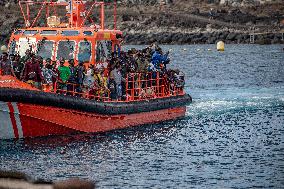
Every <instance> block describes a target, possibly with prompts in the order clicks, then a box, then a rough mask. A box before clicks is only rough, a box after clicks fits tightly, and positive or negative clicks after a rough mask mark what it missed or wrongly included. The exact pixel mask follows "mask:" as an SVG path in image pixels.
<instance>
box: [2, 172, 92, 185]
mask: <svg viewBox="0 0 284 189" xmlns="http://www.w3.org/2000/svg"><path fill="white" fill-rule="evenodd" d="M0 188H3V189H4V188H9V189H82V188H84V189H94V188H95V183H94V182H92V181H88V180H82V179H79V178H72V179H68V180H64V181H56V182H52V181H46V180H43V179H37V180H34V179H32V178H31V177H29V176H28V175H26V174H24V173H21V172H18V171H2V170H0Z"/></svg>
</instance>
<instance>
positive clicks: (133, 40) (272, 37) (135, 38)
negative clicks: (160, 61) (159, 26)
mask: <svg viewBox="0 0 284 189" xmlns="http://www.w3.org/2000/svg"><path fill="white" fill-rule="evenodd" d="M124 40H125V44H132V45H142V44H151V43H153V42H157V43H159V44H216V43H217V42H218V41H220V40H221V41H224V42H225V43H226V44H240V43H241V44H249V43H255V44H263V45H264V44H284V39H283V37H282V34H281V33H267V34H261V35H255V36H254V41H252V39H251V38H250V34H249V33H239V32H230V31H215V32H198V33H179V32H177V33H174V32H171V33H169V32H161V33H150V34H148V33H134V34H127V35H125V39H124Z"/></svg>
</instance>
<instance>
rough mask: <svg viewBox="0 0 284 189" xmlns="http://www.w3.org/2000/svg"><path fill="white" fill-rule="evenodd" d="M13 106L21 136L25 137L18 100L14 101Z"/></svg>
mask: <svg viewBox="0 0 284 189" xmlns="http://www.w3.org/2000/svg"><path fill="white" fill-rule="evenodd" d="M12 106H13V108H14V115H15V119H16V124H17V128H18V133H19V138H23V129H22V124H21V120H20V112H19V108H18V105H17V103H16V102H12Z"/></svg>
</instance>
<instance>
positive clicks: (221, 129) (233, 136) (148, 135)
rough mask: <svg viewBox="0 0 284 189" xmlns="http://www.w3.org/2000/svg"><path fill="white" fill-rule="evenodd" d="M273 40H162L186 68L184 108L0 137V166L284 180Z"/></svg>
mask: <svg viewBox="0 0 284 189" xmlns="http://www.w3.org/2000/svg"><path fill="white" fill-rule="evenodd" d="M131 47H133V46H128V47H127V48H131ZM135 47H138V48H142V47H143V46H135ZM283 47H284V46H283V45H282V46H281V45H271V46H258V45H227V46H226V49H225V52H216V51H215V45H190V46H163V49H165V50H167V49H173V51H172V52H171V59H172V64H171V65H170V66H171V67H173V68H179V69H181V70H183V72H184V73H185V74H186V79H187V82H186V91H187V92H188V93H190V94H191V95H192V97H193V103H192V104H191V105H189V106H188V107H187V113H186V116H185V117H184V118H182V119H179V120H175V121H169V122H164V123H161V124H153V125H146V126H141V127H136V128H129V129H124V130H119V131H114V132H109V133H106V134H99V135H95V134H94V135H89V134H88V135H76V136H59V137H46V138H39V139H29V140H20V141H16V142H15V141H0V144H1V145H0V169H14V170H19V171H23V172H25V173H27V174H29V175H31V176H33V177H35V178H43V179H52V180H58V179H64V178H70V177H81V178H88V179H91V180H95V181H97V186H98V188H270V187H271V188H284V51H283V50H282V49H283ZM208 49H212V51H208Z"/></svg>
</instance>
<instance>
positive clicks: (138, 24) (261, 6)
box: [0, 0, 284, 45]
mask: <svg viewBox="0 0 284 189" xmlns="http://www.w3.org/2000/svg"><path fill="white" fill-rule="evenodd" d="M14 2H15V1H14V0H4V1H2V3H0V31H1V34H0V44H1V45H2V44H6V45H7V43H8V42H9V37H10V34H11V32H12V31H13V30H14V29H16V28H21V27H23V25H24V20H23V18H22V15H21V13H20V9H19V6H18V5H17V4H14ZM118 2H120V3H119V4H118V8H117V23H118V29H120V30H121V31H123V33H124V42H125V44H137V45H139V44H150V43H152V42H158V43H160V44H214V43H216V42H217V41H219V40H222V41H224V42H225V43H231V44H238V43H243V44H248V43H251V42H253V43H256V44H283V43H284V39H283V37H284V36H283V34H282V33H283V32H284V14H283V11H284V3H283V2H282V1H280V0H275V1H273V2H270V1H263V3H260V1H256V0H254V1H248V0H246V1H245V0H210V1H202V0H192V1H190V2H189V1H186V0H181V1H171V2H172V3H170V4H167V5H165V6H164V7H161V4H160V3H159V2H160V1H156V0H147V1H139V2H138V1H137V3H135V4H133V3H131V2H132V1H127V0H125V1H118ZM240 2H241V3H240ZM211 9H212V10H213V11H212V12H213V16H212V17H213V18H211V17H210V16H209V14H208V13H209V12H210V11H211ZM271 10H273V11H271ZM112 13H113V12H112V11H110V12H106V15H111V14H112ZM34 16H35V15H34ZM112 19H113V17H112V16H106V23H109V26H110V28H112V22H113V20H112ZM40 22H42V23H44V21H43V20H41V21H40ZM253 32H254V33H262V34H259V35H255V36H254V40H253V41H251V39H252V38H250V34H252V33H253ZM281 32H282V33H281Z"/></svg>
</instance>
